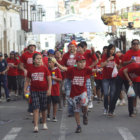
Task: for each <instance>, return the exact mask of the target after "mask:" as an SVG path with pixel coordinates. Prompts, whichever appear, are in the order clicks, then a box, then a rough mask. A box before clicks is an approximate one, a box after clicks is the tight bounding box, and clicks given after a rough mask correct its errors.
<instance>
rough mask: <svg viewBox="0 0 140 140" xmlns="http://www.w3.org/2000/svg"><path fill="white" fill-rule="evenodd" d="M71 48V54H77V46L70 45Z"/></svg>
mask: <svg viewBox="0 0 140 140" xmlns="http://www.w3.org/2000/svg"><path fill="white" fill-rule="evenodd" d="M69 47H70V48H71V49H70V52H71V53H75V52H76V46H75V45H70V46H69Z"/></svg>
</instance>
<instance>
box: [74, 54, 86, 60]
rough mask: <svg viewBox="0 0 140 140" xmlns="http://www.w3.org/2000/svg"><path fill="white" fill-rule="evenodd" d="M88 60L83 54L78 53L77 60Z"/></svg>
mask: <svg viewBox="0 0 140 140" xmlns="http://www.w3.org/2000/svg"><path fill="white" fill-rule="evenodd" d="M81 60H86V58H85V57H84V56H83V55H78V56H77V57H76V61H81Z"/></svg>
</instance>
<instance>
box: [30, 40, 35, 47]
mask: <svg viewBox="0 0 140 140" xmlns="http://www.w3.org/2000/svg"><path fill="white" fill-rule="evenodd" d="M30 45H34V46H36V42H35V41H34V40H30V41H29V42H28V46H30Z"/></svg>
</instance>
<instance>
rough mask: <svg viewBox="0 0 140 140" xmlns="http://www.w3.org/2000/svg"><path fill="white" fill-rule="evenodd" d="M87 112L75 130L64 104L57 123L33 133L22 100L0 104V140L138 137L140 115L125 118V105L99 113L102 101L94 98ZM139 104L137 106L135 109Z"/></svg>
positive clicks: (127, 139)
mask: <svg viewBox="0 0 140 140" xmlns="http://www.w3.org/2000/svg"><path fill="white" fill-rule="evenodd" d="M93 103H94V108H93V109H92V111H91V112H90V113H89V115H88V118H89V124H88V125H87V126H84V125H83V124H82V116H81V126H82V133H80V134H77V133H75V129H76V124H75V120H74V118H73V117H72V118H71V117H70V118H68V117H67V113H66V107H65V108H63V111H58V113H57V119H58V122H51V121H49V122H48V128H49V129H48V130H41V128H42V125H41V124H39V133H33V124H32V116H30V115H29V114H28V113H27V103H26V101H25V100H21V99H20V100H17V101H11V102H9V103H7V102H2V103H0V140H25V139H26V140H90V139H92V140H110V139H113V140H139V139H140V133H139V126H140V114H139V112H138V114H137V116H136V117H135V118H130V117H128V112H127V105H125V106H118V107H117V109H116V111H115V114H116V115H115V117H111V118H110V117H108V116H104V115H103V104H102V103H97V101H94V102H93ZM139 109H140V107H139V106H138V111H139Z"/></svg>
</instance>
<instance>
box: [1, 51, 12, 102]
mask: <svg viewBox="0 0 140 140" xmlns="http://www.w3.org/2000/svg"><path fill="white" fill-rule="evenodd" d="M7 70H8V67H7V62H6V60H5V59H3V54H2V53H1V52H0V101H1V85H3V88H4V91H5V95H6V100H7V102H9V101H10V97H9V90H8V87H7V74H6V72H7Z"/></svg>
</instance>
